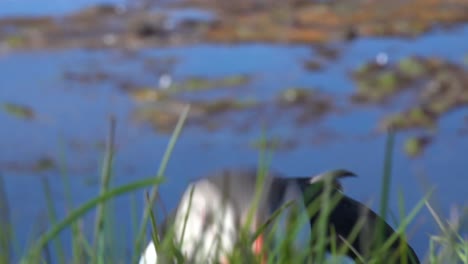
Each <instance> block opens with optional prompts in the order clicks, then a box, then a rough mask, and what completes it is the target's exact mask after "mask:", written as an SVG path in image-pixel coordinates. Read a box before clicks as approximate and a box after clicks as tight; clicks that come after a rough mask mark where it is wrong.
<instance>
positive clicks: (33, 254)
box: [20, 177, 163, 264]
mask: <svg viewBox="0 0 468 264" xmlns="http://www.w3.org/2000/svg"><path fill="white" fill-rule="evenodd" d="M162 180H163V178H162V177H151V178H148V179H144V180H140V181H136V182H133V183H129V184H126V185H124V186H120V187H117V188H114V189H110V190H109V191H107V192H106V193H103V194H101V195H99V196H98V197H96V198H93V199H91V200H90V201H88V202H86V203H84V204H83V205H81V206H80V207H78V208H77V209H75V210H73V211H72V212H70V214H69V215H68V216H67V217H65V219H64V220H62V221H61V222H59V223H57V224H56V225H54V226H52V227H51V228H50V230H49V231H48V232H46V233H45V234H43V235H42V236H41V237H40V238H39V239H38V240H37V241H36V243H34V245H33V246H32V247H31V249H30V250H29V252H28V254H26V255H25V256H24V258H23V259H22V260H21V261H20V263H21V264H29V263H35V262H34V260H36V259H38V256H39V255H40V252H41V250H42V249H43V248H44V246H45V245H46V244H47V243H49V241H51V240H52V239H54V238H55V237H56V236H57V235H58V234H59V233H60V232H61V231H63V230H64V229H65V228H67V227H69V226H70V225H71V224H72V223H73V222H75V221H77V220H78V219H80V218H81V217H83V216H84V214H86V213H87V212H88V211H90V210H91V209H93V208H95V207H96V206H97V205H98V204H100V203H102V202H105V201H107V200H109V199H112V198H115V197H117V196H119V195H122V194H125V193H128V192H132V191H135V190H137V189H140V188H144V187H148V186H152V185H155V184H161V182H162Z"/></svg>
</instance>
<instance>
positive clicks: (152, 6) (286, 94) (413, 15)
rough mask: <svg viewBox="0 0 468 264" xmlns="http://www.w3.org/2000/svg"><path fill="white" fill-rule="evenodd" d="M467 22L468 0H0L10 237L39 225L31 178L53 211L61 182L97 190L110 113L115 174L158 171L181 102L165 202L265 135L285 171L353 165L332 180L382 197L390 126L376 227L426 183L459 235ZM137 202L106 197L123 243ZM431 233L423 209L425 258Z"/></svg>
mask: <svg viewBox="0 0 468 264" xmlns="http://www.w3.org/2000/svg"><path fill="white" fill-rule="evenodd" d="M467 22H468V1H466V0H431V1H427V0H408V1H394V0H392V1H390V0H388V1H386V0H384V1H373V0H348V1H326V0H323V1H312V0H287V1H276V0H263V1H262V0H239V1H216V0H165V1H158V0H146V1H145V0H112V1H100V0H74V1H71V0H34V1H33V0H2V1H0V105H1V108H0V149H1V151H0V173H1V176H3V178H4V181H5V189H6V195H7V197H8V203H9V208H10V214H11V218H12V221H13V225H14V230H15V234H16V236H15V237H16V240H17V241H15V245H16V248H18V249H19V252H22V250H23V249H24V247H25V246H26V245H27V244H28V243H29V242H30V241H31V239H32V238H34V237H35V236H37V234H38V233H39V232H42V231H43V230H45V229H46V228H47V227H48V225H49V223H48V220H47V219H48V217H47V210H46V206H47V205H46V197H45V195H44V188H43V186H44V181H45V180H46V181H47V182H48V183H49V185H50V188H51V194H52V197H53V202H54V205H55V206H56V208H57V210H58V212H59V218H63V217H64V216H65V214H66V213H67V211H69V210H70V209H71V208H69V205H67V203H66V202H65V201H66V199H67V197H68V196H71V197H72V199H73V203H74V204H75V205H78V204H81V203H83V202H84V201H87V200H89V199H90V198H92V197H95V196H96V195H97V194H98V191H99V181H100V179H99V175H100V166H101V165H102V160H103V156H104V145H105V141H106V138H107V137H108V127H109V117H110V116H115V118H116V121H117V129H116V148H117V152H116V156H115V166H114V169H113V173H114V176H113V180H112V185H113V186H116V185H121V184H124V183H128V182H131V181H134V180H136V179H142V178H144V177H149V176H152V175H154V174H155V173H156V171H157V169H158V167H159V164H160V161H161V158H162V155H163V153H164V150H165V148H166V146H167V143H168V141H169V137H170V135H171V132H172V130H173V128H174V126H175V124H176V122H177V119H178V117H179V115H180V113H181V112H182V109H183V106H184V105H185V104H186V103H190V104H191V110H190V113H189V116H188V120H187V123H186V125H185V127H184V130H183V132H182V135H181V137H180V139H179V140H178V142H177V145H176V148H175V150H174V153H173V154H172V156H171V158H170V161H169V164H168V168H167V171H166V172H167V173H166V175H167V180H166V182H165V183H164V184H163V186H162V187H161V198H162V200H163V201H164V204H165V205H166V207H167V208H168V210H170V209H171V208H173V207H174V206H175V204H176V202H177V201H178V199H179V197H180V195H181V193H182V191H183V190H184V188H185V187H186V185H187V183H188V182H189V181H190V180H192V179H194V178H196V177H200V176H203V175H205V174H207V173H210V172H212V171H214V170H218V169H223V168H227V167H231V168H235V167H246V166H255V165H256V164H257V163H258V157H259V149H260V148H261V147H267V148H269V149H272V150H274V155H273V159H272V163H271V169H273V170H275V171H278V172H281V173H283V174H285V175H287V176H310V175H313V174H316V173H319V172H321V171H325V170H329V169H336V168H344V169H348V170H351V171H354V172H355V173H356V174H357V175H359V177H358V178H356V179H349V180H346V181H345V182H344V183H343V184H344V188H345V192H346V193H347V194H348V195H350V196H351V197H353V198H355V199H358V200H360V201H362V202H364V203H366V204H369V205H370V207H371V208H373V209H376V210H378V205H379V197H380V188H381V187H380V186H381V183H382V171H383V161H384V151H385V139H386V136H387V134H386V131H387V129H388V128H389V127H392V128H395V129H396V130H397V133H396V144H395V148H394V162H393V171H392V175H393V178H392V182H391V197H390V199H391V201H390V208H391V211H392V215H393V217H391V219H389V221H390V223H391V224H392V225H393V226H397V225H398V221H399V219H401V217H400V213H399V202H398V200H399V199H401V198H402V200H403V201H404V204H405V208H406V213H408V212H409V210H410V209H411V208H413V206H415V204H416V203H417V202H418V201H420V200H421V199H422V198H423V196H424V194H425V193H427V192H428V191H429V190H430V189H431V188H435V193H434V195H433V197H432V199H431V201H432V202H433V205H434V206H435V208H436V209H437V212H439V213H440V214H441V215H442V216H443V217H445V218H447V219H450V221H452V222H453V223H457V225H458V227H459V230H460V233H461V234H463V235H464V236H465V237H466V235H467V227H468V223H467V221H466V219H467V217H466V216H467V215H468V207H467V206H468V195H467V188H468V175H467V168H468V161H467V156H465V155H467V153H468V140H467V139H468V138H467V135H468V112H467V108H466V105H468V72H467V69H468V23H467ZM262 135H264V136H265V137H266V139H267V140H266V144H265V143H261V141H260V138H261V137H262ZM262 144H263V145H262ZM64 174H66V175H68V177H69V181H70V186H71V188H70V189H68V187H67V186H66V185H67V184H65V183H64V180H63V175H64ZM143 205H144V199H143V193H136V194H134V195H131V196H130V197H129V196H125V197H123V198H119V199H118V200H117V201H116V202H115V205H114V208H115V212H116V213H115V214H116V215H115V219H116V222H115V225H116V226H118V227H119V228H118V230H119V231H120V232H122V237H125V236H126V237H128V238H129V239H128V240H125V239H122V241H120V240H119V241H116V243H117V244H119V245H120V246H121V249H122V254H130V253H131V249H132V248H131V244H132V242H131V239H130V238H131V236H132V225H134V224H135V223H134V222H132V219H134V218H132V217H130V215H129V212H131V211H132V210H133V209H131V208H136V212H137V213H138V214H137V219H139V215H140V213H141V209H142V208H143ZM393 220H395V221H393ZM86 221H87V220H85V221H84V225H83V229H84V232H88V231H87V228H86V226H87V222H86ZM138 223H139V221H138ZM89 226H91V227H92V226H93V218H92V214H90V216H89ZM89 232H91V231H89ZM438 232H439V230H438V227H437V225H436V223H435V221H434V219H433V218H432V216H431V215H430V214H429V212H428V210H427V209H423V211H422V212H421V213H420V214H418V216H417V218H416V219H415V220H414V221H413V223H412V224H411V225H410V228H409V230H408V235H409V239H410V243H411V244H412V245H413V247H414V248H415V250H416V251H417V253H418V254H419V255H420V256H421V258H423V256H425V254H426V252H427V250H428V248H429V239H428V237H429V234H437V233H438ZM67 234H68V233H65V236H67ZM90 234H92V232H91V233H90ZM68 235H69V234H68ZM65 244H66V243H65Z"/></svg>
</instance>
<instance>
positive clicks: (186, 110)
mask: <svg viewBox="0 0 468 264" xmlns="http://www.w3.org/2000/svg"><path fill="white" fill-rule="evenodd" d="M189 110H190V105H187V106H186V107H185V108H184V109H183V111H182V114H181V116H180V117H179V120H178V121H177V124H176V127H175V129H174V132H173V133H172V136H171V139H170V140H169V143H168V146H167V148H166V151H165V153H164V156H163V159H162V161H161V164H160V166H159V169H158V173H157V175H156V178H161V177H162V176H163V174H164V172H165V171H166V167H167V164H168V162H169V158H170V156H171V154H172V151H173V149H174V147H175V144H176V142H177V139H178V138H179V135H180V133H181V132H182V128H183V126H184V123H185V120H186V119H187V116H188V113H189ZM157 195H158V186H154V187H153V188H152V190H151V193H150V197H149V201H148V203H147V204H146V208H144V212H143V217H142V220H141V225H140V230H139V232H138V234H137V239H136V241H135V250H134V253H133V259H132V263H136V261H137V258H138V256H139V255H140V252H141V249H142V242H143V241H144V237H145V233H146V227H147V224H148V220H149V216H150V213H151V208H152V207H153V204H154V202H155V200H156V197H157Z"/></svg>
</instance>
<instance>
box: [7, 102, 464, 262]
mask: <svg viewBox="0 0 468 264" xmlns="http://www.w3.org/2000/svg"><path fill="white" fill-rule="evenodd" d="M188 111H189V108H188V107H187V108H186V109H185V111H184V112H183V114H182V115H181V118H180V120H179V122H178V124H177V126H176V128H175V129H174V133H173V135H172V137H171V139H170V141H169V143H168V146H167V149H166V152H165V154H164V156H163V159H162V161H161V163H160V167H159V170H158V171H157V173H156V175H155V176H152V177H148V178H146V179H143V180H139V181H134V182H131V183H128V184H125V185H122V186H119V187H114V188H111V187H110V186H111V184H110V183H111V180H112V162H113V154H114V147H113V145H114V143H113V141H114V139H113V138H114V131H115V121H111V125H110V132H109V140H108V143H107V148H106V153H105V158H104V162H103V166H102V174H101V186H100V187H101V188H100V192H99V193H98V194H97V196H96V197H94V198H92V199H90V200H89V201H87V202H85V203H84V204H82V205H80V206H77V207H76V208H74V206H73V201H72V197H71V187H70V184H69V181H68V176H67V172H66V162H65V160H66V159H65V158H64V157H65V156H64V155H62V156H63V162H62V165H63V166H62V173H61V174H62V176H63V182H64V189H65V193H66V197H65V198H66V206H67V209H68V214H67V215H66V216H65V218H63V219H58V218H57V213H56V209H55V208H54V203H53V201H52V196H51V190H50V187H49V183H48V182H47V180H44V181H43V190H44V195H45V198H46V204H47V211H48V218H49V219H48V220H49V223H50V227H49V228H48V229H47V230H46V231H44V232H43V233H42V234H41V235H40V236H39V237H37V238H35V239H34V240H33V241H32V243H31V245H30V247H28V249H27V250H26V251H25V252H24V253H20V256H19V258H20V260H19V263H21V264H30V263H32V264H35V263H49V262H50V261H51V260H50V259H53V260H54V261H55V262H56V263H60V264H62V263H67V264H68V263H73V264H75V263H76V264H77V263H91V264H101V263H127V262H126V261H128V260H130V259H131V260H132V263H136V261H137V260H138V258H139V255H140V253H141V252H142V249H143V246H144V245H146V243H147V241H148V238H149V237H148V236H147V235H148V231H151V237H152V238H153V240H155V241H156V247H157V248H158V250H160V251H161V252H164V253H165V256H166V257H169V258H173V259H176V260H177V261H178V263H182V262H183V261H184V257H183V255H182V253H181V251H180V249H179V248H180V245H178V244H176V243H172V241H173V232H172V231H171V229H169V231H168V232H167V235H166V236H165V237H164V238H163V239H160V238H159V232H158V228H157V224H156V221H155V219H156V216H155V215H156V214H157V213H158V212H159V211H158V210H154V208H155V202H156V198H157V197H158V187H159V185H160V184H162V183H163V181H164V173H165V169H166V167H167V164H168V162H169V158H170V155H171V153H172V150H173V149H174V147H175V145H176V142H177V139H178V137H179V135H180V133H181V131H182V127H183V124H184V121H185V119H186V118H187V114H188ZM393 137H394V135H393V134H390V135H389V137H388V141H387V144H386V147H385V159H384V161H383V184H382V186H381V201H380V214H381V215H383V216H386V215H388V214H389V213H390V212H389V206H388V204H389V201H390V192H391V190H390V185H391V168H392V153H393V145H394V143H393V142H394V139H393ZM263 138H266V137H265V136H264V137H263ZM271 158H272V152H271V151H268V150H265V149H263V150H261V151H260V156H259V166H258V175H259V177H258V182H257V188H256V190H257V196H256V198H255V201H256V202H258V199H259V194H260V192H261V191H262V188H261V186H262V181H263V180H264V177H265V175H266V174H267V172H268V168H269V164H270V162H271ZM150 187H151V190H150V192H146V197H145V198H146V205H145V208H144V212H143V215H142V216H141V219H140V218H138V217H139V216H138V214H137V212H136V210H135V208H136V206H132V207H133V208H130V213H129V214H128V215H129V219H128V220H130V221H126V222H127V223H128V222H131V225H132V230H133V232H134V234H135V237H131V236H125V235H124V234H123V233H122V232H121V229H122V228H121V226H119V223H118V219H117V220H115V219H113V218H112V216H113V215H114V213H115V211H114V210H113V209H115V208H113V207H112V206H111V205H112V201H114V200H115V199H116V198H117V197H118V196H120V195H128V196H130V198H131V199H132V201H133V203H132V204H135V203H136V202H135V201H136V200H138V199H136V198H135V196H134V192H135V191H136V190H138V189H141V188H150ZM324 190H325V191H324V192H323V193H322V194H321V196H320V197H319V199H316V201H315V202H313V203H311V204H310V205H309V206H308V208H307V212H308V213H309V214H311V215H316V216H317V217H318V220H317V225H316V226H315V227H314V228H313V230H312V233H313V236H312V238H311V243H312V246H310V247H304V248H303V249H297V248H293V247H292V246H291V245H292V241H293V239H294V237H295V236H296V235H297V233H298V232H299V229H298V227H299V226H300V225H302V224H304V223H303V222H301V221H300V218H298V217H290V218H288V221H289V222H288V223H289V224H288V230H287V232H286V233H285V234H286V235H285V236H284V238H283V239H282V241H280V243H277V244H275V246H274V248H272V249H271V251H270V252H268V258H267V260H266V261H267V262H266V263H268V264H270V263H304V261H306V263H340V262H339V259H338V258H327V257H326V254H325V253H326V251H325V245H326V244H327V242H330V241H329V238H328V237H327V232H326V228H327V220H328V217H329V213H330V210H332V209H333V207H334V206H335V205H336V203H337V202H338V198H337V197H335V196H334V195H333V193H332V192H331V190H332V188H331V182H325V185H324ZM430 194H431V193H430V192H429V193H428V194H427V195H426V196H424V197H422V198H421V200H420V201H419V202H418V203H417V204H416V205H415V206H414V207H413V208H412V209H411V210H410V212H409V213H408V214H407V215H405V213H404V212H405V211H406V205H405V204H404V197H402V196H399V197H398V198H399V207H400V208H399V212H400V213H399V216H400V219H399V223H398V224H397V226H396V228H395V230H396V231H397V232H396V233H395V235H393V236H392V237H390V238H388V239H386V240H384V239H383V237H382V236H379V237H377V242H378V243H375V244H374V245H375V246H374V247H373V248H372V251H371V252H370V255H369V256H358V257H359V258H360V259H361V260H362V262H366V263H383V262H382V261H385V263H388V261H389V259H388V258H386V259H385V260H384V259H383V257H384V256H385V257H388V252H389V249H390V246H391V245H392V243H393V242H394V241H396V240H398V239H407V237H408V236H410V235H409V234H408V233H407V230H408V225H409V224H410V223H411V222H413V221H414V220H415V219H416V216H417V214H418V213H419V212H421V210H422V209H423V208H424V207H426V208H427V209H428V210H429V212H430V213H431V214H432V216H433V218H434V221H435V222H436V223H437V225H438V226H439V227H440V234H434V235H430V234H428V240H427V241H428V245H429V252H428V255H427V256H419V257H420V259H421V260H423V259H424V261H423V262H427V263H431V264H432V263H468V242H467V240H466V238H463V237H461V235H460V234H459V233H458V229H457V228H458V225H457V224H456V223H454V222H453V221H452V222H450V221H449V220H446V219H442V218H441V217H440V216H439V215H438V214H437V213H436V212H435V210H434V209H433V208H432V206H431V204H430V203H429V196H430ZM291 206H292V204H291V203H288V204H285V205H283V206H282V207H281V208H280V209H278V211H276V212H275V213H274V214H273V215H272V216H271V218H270V219H268V220H267V221H266V222H265V223H264V224H263V225H261V226H260V228H259V230H258V231H257V232H256V233H255V234H254V235H253V237H252V236H248V235H247V232H246V231H245V230H244V231H243V232H242V235H241V238H240V241H239V243H238V244H237V246H236V247H235V249H234V251H233V252H232V253H231V254H230V255H229V259H230V261H231V262H230V263H260V259H259V257H258V256H253V255H252V254H248V253H247V252H250V251H249V250H248V249H249V246H250V245H251V242H252V241H253V240H254V239H255V238H256V237H257V236H258V235H259V234H260V233H261V232H262V231H264V230H266V229H269V230H272V231H274V230H275V229H276V228H277V227H278V222H277V221H276V220H277V218H278V217H279V216H280V215H281V214H282V213H283V211H284V210H285V209H287V208H290V207H291ZM90 211H95V212H96V218H95V221H94V226H83V223H85V221H84V217H85V215H86V214H87V213H88V212H90ZM293 212H294V210H293ZM252 216H253V212H252V211H251V212H250V213H249V217H248V219H249V221H251V219H252ZM10 218H11V216H10V210H9V207H8V195H7V193H6V188H5V186H4V183H3V178H2V177H1V175H0V263H11V261H13V260H12V256H13V255H12V253H13V246H12V245H14V244H15V242H14V241H15V239H16V238H15V237H14V233H13V232H12V230H14V228H13V226H12V222H11V219H10ZM148 221H149V223H148ZM138 223H139V225H138ZM362 225H363V223H360V224H358V225H357V226H355V228H354V230H353V232H352V233H351V235H350V236H349V237H348V238H346V239H347V241H349V242H345V243H344V244H343V245H338V244H336V243H335V241H331V242H330V243H331V244H332V246H331V248H332V251H333V252H332V253H333V254H336V255H343V254H344V252H345V251H346V250H350V249H349V248H348V246H349V245H350V243H351V242H352V241H353V240H354V239H356V236H357V233H358V232H359V230H360V229H361V228H362ZM246 226H248V224H247V225H246ZM90 228H91V229H92V230H91V231H92V234H93V235H92V238H90V239H87V238H86V236H85V235H84V230H85V229H86V230H89V229H90ZM148 228H150V229H148ZM65 230H71V234H72V238H71V241H63V239H60V237H59V235H60V234H61V232H63V231H65ZM331 232H332V233H333V232H334V230H331ZM272 233H273V232H272ZM377 233H379V232H377ZM272 239H273V236H272V235H271V234H270V235H269V236H268V238H267V240H272ZM122 240H124V241H129V240H131V241H134V243H133V245H134V248H133V250H132V253H131V255H129V254H128V253H127V254H124V253H122V252H119V250H117V248H119V247H120V246H121V245H120V244H119V243H118V242H117V241H122ZM347 243H348V244H347ZM65 245H70V246H71V247H72V250H71V252H72V253H71V256H69V254H68V255H67V254H66V253H65V252H66V251H67V250H65V248H64V247H65ZM214 250H216V249H214ZM351 250H352V249H351ZM401 252H402V254H405V251H404V250H403V251H401ZM365 259H367V261H366V260H365ZM396 259H397V258H396ZM396 259H395V260H396ZM401 263H406V262H404V261H403V262H401Z"/></svg>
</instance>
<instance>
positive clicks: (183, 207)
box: [139, 169, 419, 264]
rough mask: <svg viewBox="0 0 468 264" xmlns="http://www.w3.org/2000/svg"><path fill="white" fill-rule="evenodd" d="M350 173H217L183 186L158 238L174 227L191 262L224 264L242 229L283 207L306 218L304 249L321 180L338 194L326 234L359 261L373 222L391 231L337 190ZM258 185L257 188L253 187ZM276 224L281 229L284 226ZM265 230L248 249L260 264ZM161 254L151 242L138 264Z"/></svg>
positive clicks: (253, 228) (254, 227)
mask: <svg viewBox="0 0 468 264" xmlns="http://www.w3.org/2000/svg"><path fill="white" fill-rule="evenodd" d="M350 176H355V175H354V174H353V173H352V172H349V171H346V170H333V171H328V172H325V173H322V174H319V175H317V176H314V177H299V178H285V177H283V176H281V175H279V174H275V173H269V174H268V175H266V176H265V177H264V178H263V182H261V183H260V182H259V179H260V178H261V177H257V170H253V169H231V170H224V171H221V172H217V173H215V174H213V175H210V176H207V177H203V178H200V179H198V180H196V181H194V182H192V183H191V184H190V185H189V186H188V188H187V189H186V191H185V192H184V194H183V196H182V198H181V200H180V202H179V205H178V207H177V208H176V210H175V211H174V213H173V214H172V216H170V217H168V218H167V219H166V221H165V222H164V223H163V225H162V226H161V230H160V231H161V237H160V238H161V239H163V238H164V236H165V235H167V234H168V230H169V229H170V228H171V227H170V226H171V225H173V226H172V228H173V229H172V231H173V237H174V240H175V242H177V243H180V250H181V251H182V254H183V255H184V256H185V257H186V258H187V259H188V260H189V261H190V262H194V263H218V262H220V263H223V264H227V263H229V260H228V257H227V256H229V254H230V253H232V251H233V249H234V248H235V246H236V245H237V243H238V242H239V238H240V234H241V233H242V232H241V231H242V230H244V229H245V228H246V229H247V231H248V233H249V234H250V235H253V234H254V233H256V232H257V231H258V229H259V228H260V227H261V226H262V224H263V223H265V222H266V221H268V220H270V218H271V217H272V216H273V215H274V214H275V212H277V210H278V209H283V211H284V212H285V214H286V215H288V214H291V213H292V212H297V209H298V210H299V216H298V217H299V218H300V217H305V218H306V221H304V226H301V232H300V234H301V235H302V236H298V238H297V239H296V240H295V241H294V243H295V245H296V246H299V247H302V248H306V247H307V246H308V245H309V246H310V241H311V240H310V239H311V236H312V229H313V227H314V226H316V224H317V223H316V221H317V219H318V215H317V214H314V215H311V214H310V213H309V212H308V210H307V208H308V207H309V206H310V205H311V204H312V203H314V202H317V201H318V202H320V201H319V198H320V197H321V194H322V193H323V192H324V190H325V184H327V183H330V197H336V196H338V203H337V205H336V206H335V207H333V208H331V210H330V212H329V216H328V227H327V231H329V230H330V229H333V230H334V232H330V231H329V232H327V236H329V237H330V238H331V240H334V242H335V245H343V243H348V244H349V245H350V246H351V249H350V250H347V251H346V255H347V256H349V257H350V258H352V259H354V260H357V261H359V259H360V258H362V257H365V256H366V254H367V253H368V252H369V250H370V249H371V248H370V247H371V246H372V245H373V243H371V242H370V241H373V240H372V239H374V237H375V230H376V228H377V225H378V224H381V228H382V229H383V239H384V240H386V239H388V238H389V237H390V236H391V235H392V234H393V233H394V230H393V229H392V228H391V227H390V226H389V225H388V224H387V223H386V222H385V221H384V220H383V219H382V218H380V217H379V216H378V215H377V214H375V213H374V212H373V211H372V210H370V209H369V208H367V207H366V206H365V205H364V204H361V203H360V202H358V201H356V200H353V199H352V198H349V197H347V196H345V195H344V194H343V193H342V186H341V184H340V182H339V181H338V180H339V179H340V178H343V177H350ZM257 184H261V187H262V188H260V189H261V191H260V192H258V190H257V189H256V186H257ZM257 199H258V200H257ZM285 205H291V206H287V207H286V206H285ZM252 210H253V213H252V219H251V220H252V221H251V222H249V221H248V219H249V218H248V216H249V212H250V211H252ZM294 210H296V211H294ZM283 211H282V213H283ZM360 220H361V221H362V223H361V224H362V226H363V228H362V229H361V230H360V231H359V233H358V235H357V238H356V239H355V240H354V241H350V242H347V241H346V239H347V238H348V237H349V236H350V234H351V232H352V230H353V228H354V227H355V226H356V225H358V224H359V221H360ZM307 222H308V223H307ZM242 228H244V229H242ZM281 228H283V231H284V227H280V229H281ZM270 232H272V229H271V228H266V229H265V230H263V232H261V233H260V234H259V235H258V237H257V238H256V239H255V240H254V242H253V245H252V247H251V251H252V253H254V255H257V256H258V257H260V259H261V262H262V263H265V262H266V259H267V256H266V254H268V250H267V249H268V248H269V247H271V246H272V245H271V243H267V242H266V241H265V240H266V238H267V235H268V234H269V233H270ZM286 232H287V231H286ZM304 236H305V238H304ZM283 237H284V233H283ZM280 238H281V237H280ZM280 238H279V239H280ZM269 242H270V241H269ZM273 242H274V241H273ZM331 244H332V243H327V244H326V249H327V250H328V251H329V252H331V251H332V250H331ZM348 244H346V245H348ZM402 248H404V249H407V252H408V254H407V255H408V256H410V257H408V261H407V262H406V263H419V260H418V258H417V256H416V254H415V252H414V251H413V249H412V248H411V247H410V246H409V245H407V244H406V242H404V241H402V240H400V239H397V240H396V242H395V243H393V244H392V246H391V250H393V251H395V252H397V251H398V250H400V249H402ZM161 255H162V253H161V252H157V251H156V248H155V245H154V243H153V241H151V242H150V243H149V244H148V246H147V247H146V249H145V251H144V253H143V254H142V256H141V258H140V262H139V264H155V263H159V264H160V263H161V262H162V261H161ZM158 260H159V261H158ZM164 263H166V262H164Z"/></svg>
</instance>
